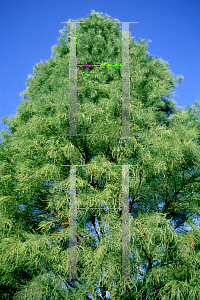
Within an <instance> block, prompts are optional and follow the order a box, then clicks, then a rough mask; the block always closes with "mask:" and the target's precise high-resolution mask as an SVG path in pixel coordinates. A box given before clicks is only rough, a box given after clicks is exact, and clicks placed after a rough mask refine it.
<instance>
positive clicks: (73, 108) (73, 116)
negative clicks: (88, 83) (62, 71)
mask: <svg viewBox="0 0 200 300" xmlns="http://www.w3.org/2000/svg"><path fill="white" fill-rule="evenodd" d="M69 77H70V83H69V84H70V88H69V90H70V94H69V135H72V136H77V93H76V22H70V61H69Z"/></svg>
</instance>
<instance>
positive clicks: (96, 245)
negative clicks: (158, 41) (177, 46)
mask: <svg viewBox="0 0 200 300" xmlns="http://www.w3.org/2000/svg"><path fill="white" fill-rule="evenodd" d="M84 21H85V23H80V24H79V26H78V28H77V61H78V63H79V64H84V65H85V64H92V63H98V62H99V63H110V64H117V63H119V61H120V59H121V44H120V43H121V31H120V28H119V25H118V24H117V23H114V20H111V19H110V18H109V17H108V16H107V15H106V16H105V17H103V16H102V15H101V14H98V13H95V12H94V11H93V12H92V13H91V14H89V16H88V18H86V19H84ZM67 28H68V27H66V26H65V27H64V29H63V31H62V32H61V38H60V39H59V44H58V45H55V46H54V47H53V53H52V57H51V58H49V59H48V60H47V61H46V62H40V63H39V64H37V65H36V66H35V67H34V74H33V76H31V77H30V78H29V80H28V81H27V90H26V91H25V92H23V93H21V95H22V96H23V101H22V103H21V104H20V105H19V106H18V111H17V115H16V116H14V117H9V118H3V122H4V124H6V125H7V129H8V130H7V131H6V132H5V131H2V137H3V138H4V140H3V142H2V143H1V144H0V156H1V160H0V161H1V169H0V170H1V171H0V176H1V182H0V184H1V186H0V189H1V197H0V205H1V210H0V220H1V225H0V229H1V241H0V253H1V258H0V290H1V297H3V296H5V293H7V297H8V295H9V297H10V299H14V300H19V299H23V300H24V299H90V297H89V295H92V296H93V297H95V299H102V298H103V299H106V291H109V292H110V293H111V298H112V299H165V300H167V299H198V297H199V296H200V291H199V289H200V287H199V279H200V271H199V262H200V257H199V253H200V252H199V250H200V246H199V245H200V243H199V240H200V232H199V227H198V226H197V225H195V223H194V222H193V221H192V218H193V216H194V215H195V214H198V213H199V193H200V188H199V180H200V179H199V178H200V173H199V160H200V155H199V121H198V115H199V112H198V103H195V105H194V106H192V107H188V109H187V110H186V111H183V110H181V109H179V110H176V108H175V101H173V100H171V99H169V97H170V93H171V92H172V90H173V89H174V88H175V86H176V84H177V81H178V82H180V81H181V80H182V78H181V77H180V76H178V77H176V76H174V75H173V74H172V73H171V72H169V70H168V65H167V64H166V63H165V62H163V61H161V60H160V59H158V58H153V57H151V56H148V52H147V43H146V42H145V41H144V40H141V39H140V40H139V42H138V43H136V42H134V40H133V38H131V39H130V91H131V92H130V103H131V105H130V128H131V133H132V134H135V136H131V137H127V138H121V137H116V136H114V134H118V133H119V132H120V127H121V104H120V101H119V98H120V95H121V75H120V74H121V73H120V67H113V68H110V67H108V68H106V67H105V68H96V67H91V68H82V67H81V68H79V69H78V74H77V92H78V103H77V107H78V133H83V134H86V136H83V137H80V136H78V137H77V136H62V134H63V133H69V129H68V125H69V79H68V76H69V44H68V42H69V35H68V34H67V32H66V31H67ZM195 107H196V108H195ZM170 116H173V117H172V118H171V119H170ZM78 163H79V164H86V167H77V173H76V182H77V204H78V206H79V207H80V208H81V207H82V208H88V207H96V208H97V207H105V206H107V207H108V208H111V207H114V208H118V207H119V205H120V203H121V199H122V171H121V169H122V168H121V167H119V166H116V165H127V164H129V165H130V166H129V193H130V251H131V255H132V257H131V259H130V274H131V277H130V279H115V278H116V277H118V278H119V277H120V272H121V269H120V268H121V235H122V233H121V217H122V213H121V210H120V209H109V210H88V209H85V210H78V211H77V234H78V246H77V252H78V262H77V272H78V277H79V278H82V281H81V280H76V281H72V280H69V252H68V248H69V200H70V193H69V191H70V180H69V179H70V172H69V167H66V166H62V165H77V164H78ZM186 223H188V224H190V225H191V227H192V231H181V230H180V231H178V230H177V229H181V226H183V225H184V224H186ZM88 224H92V225H93V227H94V230H95V232H96V234H95V235H94V234H92V233H91V232H90V230H89V229H87V225H88ZM97 224H99V228H100V230H99V231H98V226H97ZM105 225H107V226H108V227H109V230H106V227H105ZM104 272H106V277H105V276H103V275H102V274H103V273H104ZM113 282H114V283H115V284H113ZM63 283H65V285H66V288H65V289H63V288H62V284H63ZM98 287H100V291H101V295H102V298H101V297H100V296H99V294H98V292H97V289H98Z"/></svg>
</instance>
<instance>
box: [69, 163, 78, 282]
mask: <svg viewBox="0 0 200 300" xmlns="http://www.w3.org/2000/svg"><path fill="white" fill-rule="evenodd" d="M69 214H70V220H69V277H70V279H72V280H76V279H77V227H76V166H75V165H71V166H70V210H69Z"/></svg>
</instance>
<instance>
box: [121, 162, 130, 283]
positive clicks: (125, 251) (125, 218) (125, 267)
mask: <svg viewBox="0 0 200 300" xmlns="http://www.w3.org/2000/svg"><path fill="white" fill-rule="evenodd" d="M129 277H130V257H129V166H128V165H123V166H122V278H129Z"/></svg>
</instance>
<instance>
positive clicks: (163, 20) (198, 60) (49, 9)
mask: <svg viewBox="0 0 200 300" xmlns="http://www.w3.org/2000/svg"><path fill="white" fill-rule="evenodd" d="M91 10H95V11H96V12H102V13H103V15H105V13H106V14H108V15H109V16H110V17H111V18H112V19H113V18H116V19H118V20H119V21H121V22H126V21H130V22H138V24H130V25H129V31H130V33H131V36H133V37H135V40H136V41H138V39H139V38H142V39H146V40H147V41H148V40H149V39H151V40H152V42H151V43H149V44H148V52H149V53H150V54H151V55H153V56H154V57H156V56H158V58H162V59H163V60H164V61H167V62H168V63H169V65H170V70H171V71H172V72H173V73H174V74H175V75H182V76H184V80H183V81H182V83H180V84H179V85H178V87H177V88H176V90H175V98H174V100H175V101H176V102H177V105H178V106H181V107H184V108H187V105H188V104H189V105H192V104H193V103H194V102H195V101H196V100H197V101H200V83H199V79H200V55H199V49H200V34H199V32H200V17H199V16H200V1H199V0H193V1H191V0H190V1H189V0H165V1H160V0H154V1H149V0H140V1H134V0H132V1H128V0H123V1H108V0H107V1H105V0H101V1H99V0H95V1H91V0H88V1H80V0H77V1H67V0H65V1H64V0H29V1H25V0H21V1H14V0H6V1H1V6H0V41H1V46H0V65H1V68H0V119H1V118H2V117H8V116H10V115H16V112H17V106H18V105H19V104H20V103H21V101H22V98H21V97H20V96H19V94H20V93H21V92H22V91H24V90H25V89H26V85H25V81H26V80H27V79H28V75H29V74H33V67H34V65H35V64H37V63H38V62H40V60H43V61H45V60H47V59H48V58H49V57H50V56H51V47H52V46H53V45H55V44H57V39H58V38H59V36H60V35H59V30H60V29H62V28H63V26H64V25H65V24H61V22H65V21H68V19H73V20H77V19H78V18H86V17H87V16H88V14H89V13H90V12H91ZM120 25H122V24H120ZM4 128H5V126H4V125H3V124H1V123H0V131H1V130H2V129H4Z"/></svg>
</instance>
